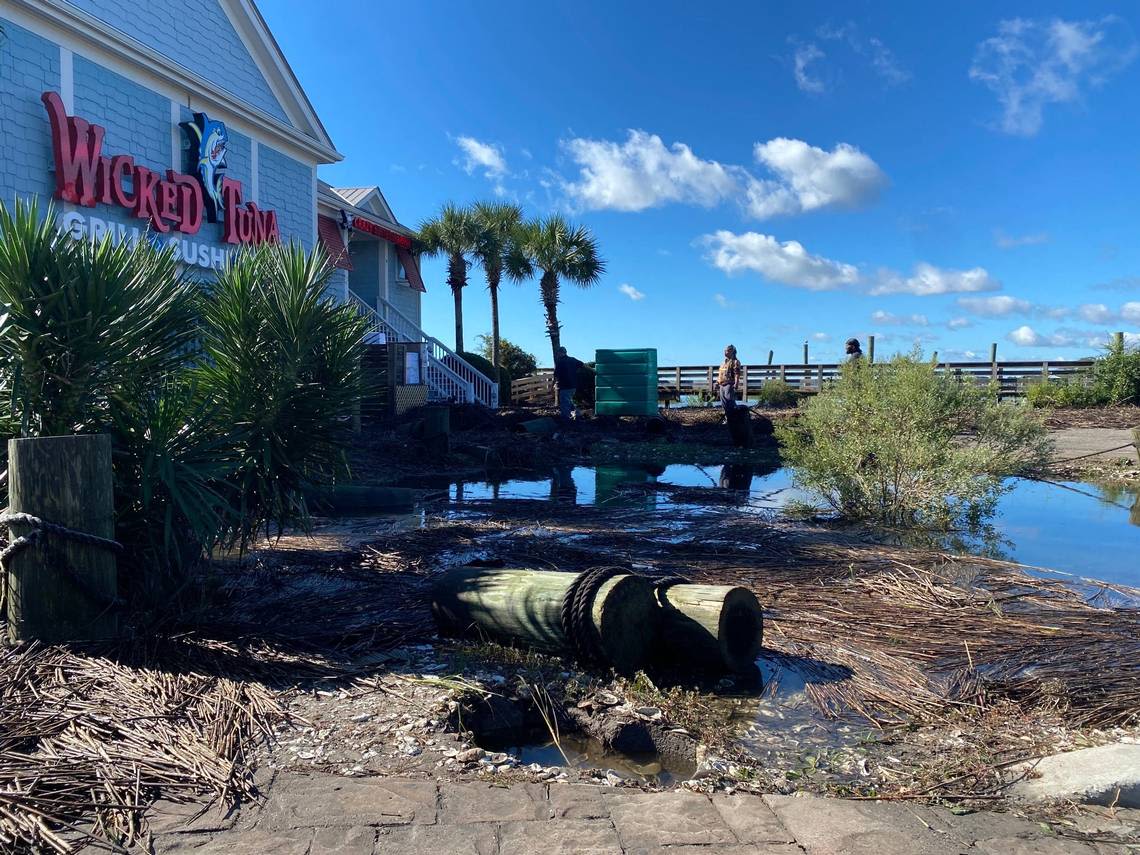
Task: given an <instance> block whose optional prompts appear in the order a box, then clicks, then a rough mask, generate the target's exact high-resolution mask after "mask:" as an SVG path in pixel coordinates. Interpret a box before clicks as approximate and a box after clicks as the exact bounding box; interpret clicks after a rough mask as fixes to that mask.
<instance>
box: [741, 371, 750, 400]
mask: <svg viewBox="0 0 1140 855" xmlns="http://www.w3.org/2000/svg"><path fill="white" fill-rule="evenodd" d="M740 373H741V375H742V376H741V380H742V381H743V383H744V389H743V391H742V392H741V395H740V400H742V401H743V402H744V403H746V404H747V403H748V366H747V365H741V366H740Z"/></svg>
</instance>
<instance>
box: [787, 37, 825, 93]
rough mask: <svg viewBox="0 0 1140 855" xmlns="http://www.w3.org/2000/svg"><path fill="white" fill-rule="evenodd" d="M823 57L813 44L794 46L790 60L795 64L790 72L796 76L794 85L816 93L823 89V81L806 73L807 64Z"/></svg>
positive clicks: (821, 52)
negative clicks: (794, 49)
mask: <svg viewBox="0 0 1140 855" xmlns="http://www.w3.org/2000/svg"><path fill="white" fill-rule="evenodd" d="M823 57H824V53H823V51H821V50H820V49H819V48H818V47H817V46H816V45H814V44H811V43H808V44H806V45H798V46H797V47H796V52H795V54H794V55H793V57H792V62H793V64H794V66H795V68H794V70H793V72H792V73H793V74H794V75H795V78H796V86H798V87H800V89H802V90H803V91H804V92H813V93H816V94H818V93H820V92H822V91H823V81H822V80H820V79H819V78H818V77H812V76H811V75H810V74H809V73H808V66H809V65H811V64H812V63H813V62H815V61H816V60H817V59H823Z"/></svg>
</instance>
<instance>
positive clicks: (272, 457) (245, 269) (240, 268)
mask: <svg viewBox="0 0 1140 855" xmlns="http://www.w3.org/2000/svg"><path fill="white" fill-rule="evenodd" d="M331 272H332V269H331V268H330V267H329V266H328V264H327V261H326V259H325V257H324V255H323V254H322V253H320V252H319V251H317V252H313V253H310V254H306V253H305V251H304V250H303V249H302V248H301V247H299V246H297V245H291V246H281V245H274V244H263V245H261V246H260V247H258V248H257V249H255V250H252V251H248V252H245V253H243V254H242V255H240V256H239V257H238V258H237V259H236V260H235V261H233V262H232V263H231V264H230V265H229V266H228V267H227V268H226V269H225V271H223V272H222V273H221V274H220V275H219V277H218V280H217V282H216V283H214V285H213V286H212V287H211V289H210V294H209V299H207V300H205V301H204V305H203V311H202V349H203V356H204V358H203V359H202V361H201V364H200V365H199V366H198V367H197V368H196V369H195V370H194V372H193V376H194V380H195V382H196V383H197V390H198V394H199V396H200V399H201V400H202V401H204V402H206V403H207V404H208V405H209V406H212V407H213V408H214V419H215V420H216V424H217V429H218V431H219V432H221V431H225V430H229V429H236V430H237V431H238V434H237V436H236V437H235V439H236V442H235V452H236V454H237V458H238V460H237V464H238V465H237V471H236V474H235V476H234V480H233V487H234V490H235V494H236V502H237V508H236V510H237V523H236V525H235V526H234V527H233V528H232V530H231V531H230V532H229V535H230V536H229V537H228V538H227V539H228V540H229V541H230V542H236V543H240V544H243V545H244V544H245V543H248V542H249V541H250V539H252V538H253V537H254V536H255V535H256V534H257V533H258V532H259V531H260V530H262V529H263V528H265V527H266V526H267V525H270V524H271V525H273V526H275V527H277V529H278V530H280V529H282V528H284V527H286V526H290V525H295V524H297V523H304V521H305V520H306V517H307V514H306V508H305V501H304V490H305V488H306V487H307V486H309V485H311V484H320V483H328V482H330V481H331V480H333V479H334V478H336V477H337V476H339V475H340V474H342V473H343V471H344V469H345V460H344V456H345V455H344V449H345V447H346V446H347V444H348V442H349V441H350V437H351V431H352V422H351V415H352V412H353V410H354V408H355V406H356V405H357V403H358V402H359V400H360V394H361V385H362V374H361V358H362V356H363V348H364V345H363V337H364V321H363V320H362V319H361V318H359V317H358V316H357V315H356V313H355V312H353V311H352V310H351V309H350V308H348V307H345V306H340V305H337V304H335V303H333V302H332V301H330V300H328V299H327V298H326V296H325V287H326V285H327V284H328V279H329V276H330V275H331Z"/></svg>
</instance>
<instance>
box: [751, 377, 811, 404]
mask: <svg viewBox="0 0 1140 855" xmlns="http://www.w3.org/2000/svg"><path fill="white" fill-rule="evenodd" d="M799 400H800V395H799V393H798V392H797V391H796V390H795V389H794V388H793V387H792V386H791V385H789V384H788V383H787V382H785V381H783V380H769V381H767V382H766V383H762V384H761V385H760V391H759V392H758V393H757V394H756V403H757V404H758V405H759V406H761V407H794V406H795V405H796V404H798V403H799Z"/></svg>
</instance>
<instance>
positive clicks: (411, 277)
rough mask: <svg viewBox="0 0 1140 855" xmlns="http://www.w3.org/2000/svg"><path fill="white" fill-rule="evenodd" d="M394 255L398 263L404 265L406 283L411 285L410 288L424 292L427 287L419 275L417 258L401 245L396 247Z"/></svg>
mask: <svg viewBox="0 0 1140 855" xmlns="http://www.w3.org/2000/svg"><path fill="white" fill-rule="evenodd" d="M396 257H397V258H398V259H400V264H402V265H404V272H405V273H406V274H408V283H409V284H410V285H411V286H412V290H413V291H423V292H425V293H426V292H427V288H425V287H424V280H423V277H422V276H420V260H419V258H418V257H416V256H414V255H412V253H411V252H409V251H408V250H406V249H404V248H403V247H402V246H398V247H396Z"/></svg>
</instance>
